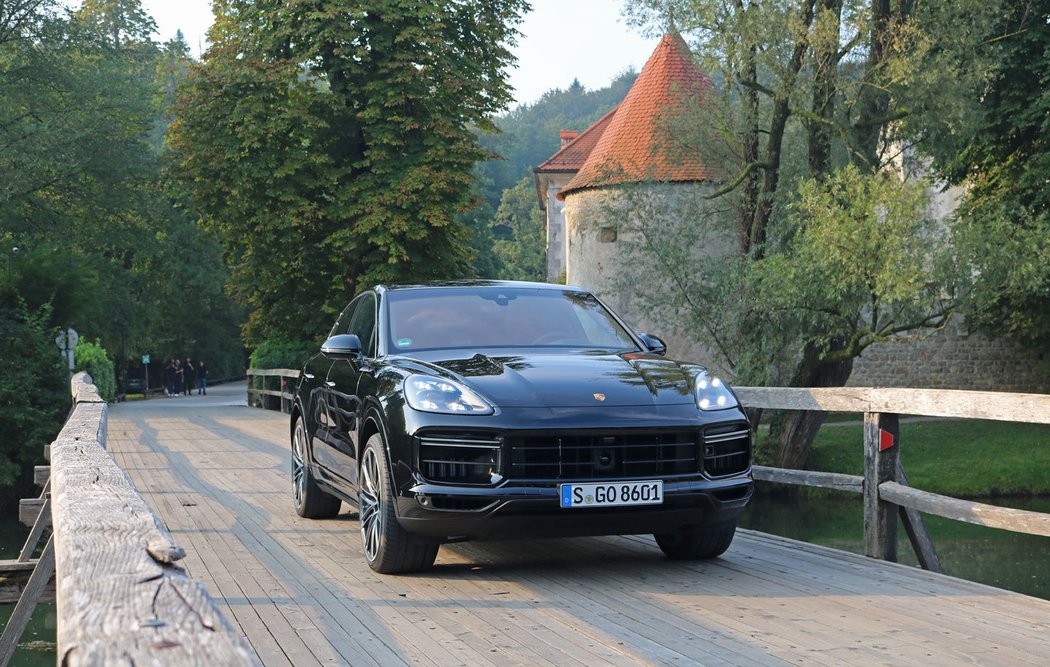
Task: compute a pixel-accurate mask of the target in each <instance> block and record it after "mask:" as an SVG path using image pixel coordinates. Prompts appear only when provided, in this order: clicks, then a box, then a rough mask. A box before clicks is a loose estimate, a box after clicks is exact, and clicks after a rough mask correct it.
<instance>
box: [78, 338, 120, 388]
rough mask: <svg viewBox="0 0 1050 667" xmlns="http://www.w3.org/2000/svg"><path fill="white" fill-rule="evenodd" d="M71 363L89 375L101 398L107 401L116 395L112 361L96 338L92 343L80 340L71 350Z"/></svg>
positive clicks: (115, 380)
mask: <svg viewBox="0 0 1050 667" xmlns="http://www.w3.org/2000/svg"><path fill="white" fill-rule="evenodd" d="M73 363H74V368H75V369H76V370H77V371H78V372H79V371H84V372H85V373H87V374H88V375H90V376H91V381H92V382H94V383H95V387H96V388H97V389H98V395H99V396H101V397H102V400H104V401H106V402H107V403H108V402H112V401H113V400H114V399H115V398H116V397H117V376H116V373H115V372H114V370H113V361H112V360H111V359H110V358H109V355H108V354H106V349H105V348H104V347H102V345H100V344H99V342H98V339H96V340H95V342H94V343H91V342H88V341H86V340H85V341H80V343H79V344H78V345H77V346H76V348H75V349H74V350H73Z"/></svg>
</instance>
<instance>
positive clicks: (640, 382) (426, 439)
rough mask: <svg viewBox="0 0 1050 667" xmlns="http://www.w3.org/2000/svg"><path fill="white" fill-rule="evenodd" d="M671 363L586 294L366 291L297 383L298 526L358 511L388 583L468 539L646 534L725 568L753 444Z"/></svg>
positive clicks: (743, 423)
mask: <svg viewBox="0 0 1050 667" xmlns="http://www.w3.org/2000/svg"><path fill="white" fill-rule="evenodd" d="M665 349H666V347H665V346H664V344H663V343H662V342H661V341H660V340H659V339H658V338H656V337H653V336H647V335H644V334H636V333H634V332H633V331H631V329H630V328H629V327H628V326H627V325H626V324H624V322H623V321H622V320H621V319H620V318H619V317H617V316H616V315H615V314H614V313H613V312H612V311H610V310H609V309H608V308H606V307H605V306H604V305H603V304H602V303H601V302H600V301H599V300H598V299H597V298H596V297H595V296H594V295H592V294H590V293H588V292H586V291H584V290H582V289H577V288H574V287H565V286H562V285H547V284H538V283H517V282H492V281H461V282H447V283H440V284H427V285H407V286H378V287H375V288H373V289H370V290H368V291H366V292H364V293H362V294H361V295H360V296H358V297H357V298H355V299H354V300H353V301H352V302H351V303H350V305H349V306H347V308H346V310H344V311H343V313H342V315H340V316H339V319H338V321H337V322H336V323H335V326H334V327H332V330H331V332H330V333H329V336H328V339H327V340H326V341H325V343H324V344H323V345H322V346H321V350H320V352H319V353H318V354H317V355H316V356H314V357H313V358H312V359H310V360H309V361H308V362H307V363H306V365H305V367H304V368H303V370H302V373H301V375H300V378H299V384H298V386H297V390H296V393H295V401H294V407H293V410H292V414H291V445H292V479H293V489H294V500H295V508H296V511H297V512H298V513H299V514H300V515H301V516H304V517H311V518H325V517H331V516H333V515H335V514H336V513H337V512H338V511H339V508H340V503H341V502H343V501H345V502H347V503H349V504H350V505H352V506H354V507H356V508H358V510H359V513H360V522H361V535H362V545H363V551H364V556H365V559H366V560H367V561H368V564H369V565H370V566H371V567H372V569H374V570H376V571H377V572H382V573H397V572H409V571H417V570H423V569H426V568H429V567H430V566H431V565H433V563H434V560H435V557H436V555H437V551H438V547H439V545H440V544H441V543H443V542H448V541H452V540H462V539H506V538H530V537H552V536H577V535H579V536H582V535H620V534H638V533H652V534H654V535H655V537H656V542H657V544H658V545H659V547H660V548H661V549H662V550H663V551H664V553H665V554H667V555H668V556H669V557H671V558H683V559H692V558H710V557H714V556H718V555H719V554H721V553H723V552H724V551H725V550H726V549H727V548H728V547H729V545H730V543H731V542H732V539H733V535H734V532H735V529H736V519H737V516H738V515H739V513H740V512H741V511H742V510H743V508H744V506H745V505H746V503H747V501H748V499H749V498H750V497H751V493H752V480H751V429H750V426H749V424H748V421H747V418H746V417H745V415H744V413H743V412H742V411H741V409H740V407H739V405H738V403H737V399H736V397H735V396H734V395H733V392H732V391H731V390H730V389H729V387H727V386H726V385H725V384H724V383H722V382H721V381H720V380H719V379H718V378H717V377H714V376H713V375H711V374H710V373H709V372H708V371H707V370H706V369H705V368H703V367H701V366H699V365H697V364H693V363H686V362H679V361H673V360H670V359H667V358H665V357H664V356H663V353H664V351H665Z"/></svg>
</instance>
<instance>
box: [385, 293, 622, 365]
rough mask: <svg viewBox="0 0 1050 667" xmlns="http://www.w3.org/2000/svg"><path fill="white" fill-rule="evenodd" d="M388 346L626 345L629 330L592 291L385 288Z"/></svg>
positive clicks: (393, 348)
mask: <svg viewBox="0 0 1050 667" xmlns="http://www.w3.org/2000/svg"><path fill="white" fill-rule="evenodd" d="M386 302H387V306H388V309H389V315H390V340H389V344H390V350H391V352H393V353H395V354H396V353H399V352H407V351H412V350H433V349H441V348H464V347H466V348H478V347H585V348H599V349H615V350H621V349H631V350H637V349H638V346H637V344H636V343H635V342H634V340H633V339H632V338H631V336H630V334H628V333H627V331H626V330H624V328H623V327H622V326H621V325H620V324H619V322H617V321H616V319H615V318H614V317H613V316H612V315H611V314H610V313H609V311H608V310H606V309H605V308H604V307H603V306H602V305H601V303H599V302H598V299H596V298H595V297H594V296H593V295H591V294H588V293H586V292H577V291H573V290H557V289H541V288H527V287H504V286H479V287H441V288H421V289H406V290H393V291H391V292H388V293H387V296H386Z"/></svg>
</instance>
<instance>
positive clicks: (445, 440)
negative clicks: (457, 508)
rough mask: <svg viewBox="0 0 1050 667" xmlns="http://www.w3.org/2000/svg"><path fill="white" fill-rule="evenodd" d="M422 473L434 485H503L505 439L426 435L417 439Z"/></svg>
mask: <svg viewBox="0 0 1050 667" xmlns="http://www.w3.org/2000/svg"><path fill="white" fill-rule="evenodd" d="M416 440H417V442H418V447H419V449H418V451H419V471H420V473H422V475H423V477H425V478H426V479H428V480H430V481H432V482H443V483H447V484H495V483H497V482H499V481H500V480H501V479H502V477H501V476H500V460H501V453H502V449H503V439H502V438H500V437H498V436H492V435H488V434H476V433H474V434H458V433H456V434H445V433H442V434H440V435H437V434H435V435H424V436H420V437H418V438H417V439H416Z"/></svg>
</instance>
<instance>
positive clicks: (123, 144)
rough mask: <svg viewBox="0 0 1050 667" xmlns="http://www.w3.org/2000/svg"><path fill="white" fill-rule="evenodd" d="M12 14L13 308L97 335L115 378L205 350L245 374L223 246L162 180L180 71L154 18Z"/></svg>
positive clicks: (8, 79)
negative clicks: (159, 42) (166, 119)
mask: <svg viewBox="0 0 1050 667" xmlns="http://www.w3.org/2000/svg"><path fill="white" fill-rule="evenodd" d="M12 7H15V9H17V7H16V6H14V5H12V4H11V3H3V4H0V25H2V26H4V33H3V38H2V43H0V146H2V147H3V148H2V150H0V232H2V233H0V239H2V240H3V245H2V246H0V247H4V248H6V249H10V248H12V247H16V246H17V247H19V248H20V249H21V253H20V255H19V256H18V257H15V256H13V255H12V256H11V257H7V256H6V255H7V254H8V253H7V252H6V250H5V253H4V255H5V257H4V259H5V260H9V261H7V262H6V266H5V267H3V268H5V269H8V272H9V273H10V277H11V281H12V285H13V292H12V294H13V295H14V296H12V299H14V301H13V302H14V303H17V300H18V299H23V300H25V301H26V302H27V303H28V304H29V305H30V307H31V308H37V307H39V305H41V304H44V303H51V304H52V308H51V315H50V318H51V321H49V322H48V323H47V326H49V327H51V326H74V327H76V328H77V330H78V331H80V333H81V334H83V335H84V336H88V337H90V338H99V339H100V340H101V342H102V345H103V346H104V347H106V349H108V350H109V351H110V352H111V353H114V354H115V356H116V358H115V361H116V362H117V365H118V368H123V367H124V365H125V363H126V361H127V359H128V358H129V357H130V358H136V359H137V358H138V356H139V355H140V354H146V353H151V354H154V355H159V354H163V355H170V354H176V353H177V354H180V356H181V355H184V354H186V353H194V354H198V353H199V351H198V346H200V347H202V348H203V349H204V350H205V351H206V352H207V354H208V355H209V356H208V361H209V362H210V363H211V364H212V365H213V368H217V367H222V366H223V364H224V363H225V362H224V358H229V359H230V360H231V363H232V364H235V366H236V367H237V368H240V367H241V365H242V364H241V356H242V355H241V349H240V346H239V342H238V331H237V330H238V325H239V319H240V313H239V311H238V310H237V309H236V308H235V307H233V305H232V304H231V303H230V300H229V298H228V296H227V295H226V294H225V293H224V291H223V282H224V279H225V271H224V269H223V265H222V256H221V249H220V248H218V246H217V245H216V244H215V243H214V242H213V241H210V240H207V239H205V238H203V237H202V233H201V231H200V230H199V229H198V227H197V225H196V219H195V217H194V216H192V215H190V214H189V212H188V211H186V210H185V208H184V207H182V206H180V203H181V202H180V200H179V197H180V194H179V193H178V192H177V191H175V190H173V189H172V188H171V187H170V185H169V184H168V183H166V182H165V180H164V178H163V174H162V167H163V164H164V154H163V149H162V147H161V132H162V130H163V126H164V123H163V114H164V112H163V108H162V107H163V105H164V98H163V96H162V95H160V94H159V93H158V91H160V90H163V88H164V87H169V88H170V86H171V85H172V84H173V81H174V80H177V78H178V76H179V74H178V71H177V70H176V71H171V70H170V68H169V70H167V71H165V70H163V68H160V67H159V66H158V60H159V59H161V52H160V50H159V49H157V47H156V45H154V44H153V43H152V42H151V41H150V33H151V32H152V19H149V18H148V17H145V16H144V15H143V14H142V13H141V6H140V5H139V3H138V2H126V1H125V2H95V3H88V4H86V5H85V6H83V7H81V8H80V9H78V10H77V11H76V12H73V13H72V14H68V15H67V14H62V13H59V12H58V10H57V7H56V6H55V5H54V4H53V3H48V2H44V3H40V2H36V3H29V4H27V5H26V6H25V7H24V10H25V13H24V14H17V13H5V12H8V11H9V10H10V11H14V9H12ZM122 17H123V18H122ZM124 18H127V19H128V20H127V21H124ZM99 26H109V27H107V28H106V29H102V28H100V27H99ZM173 48H176V49H177V45H174V47H173ZM161 72H164V73H165V74H166V75H167V76H163V77H162V76H161Z"/></svg>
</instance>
